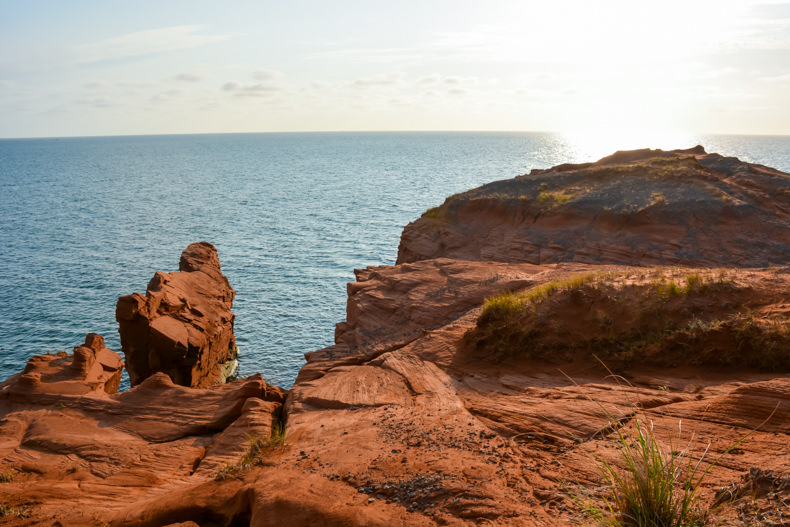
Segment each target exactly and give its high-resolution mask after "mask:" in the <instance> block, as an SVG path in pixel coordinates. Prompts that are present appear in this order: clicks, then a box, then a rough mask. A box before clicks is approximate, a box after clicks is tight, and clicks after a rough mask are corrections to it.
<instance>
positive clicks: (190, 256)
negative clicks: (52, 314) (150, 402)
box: [115, 242, 238, 388]
mask: <svg viewBox="0 0 790 527" xmlns="http://www.w3.org/2000/svg"><path fill="white" fill-rule="evenodd" d="M235 294H236V292H235V291H234V290H233V289H232V288H231V286H230V283H229V282H228V279H227V278H226V277H225V275H223V274H222V269H221V267H220V262H219V256H218V255H217V249H216V248H215V247H214V246H213V245H211V244H210V243H208V242H200V243H193V244H191V245H190V246H189V247H187V248H186V250H185V251H184V252H183V254H182V255H181V261H180V264H179V271H178V272H175V273H163V272H159V271H158V272H157V273H156V274H155V275H154V277H153V278H152V279H151V282H150V283H149V284H148V288H147V289H146V293H145V295H141V294H140V293H133V294H131V295H127V296H122V297H121V298H119V299H118V304H117V306H116V309H115V318H116V320H117V321H118V324H119V330H118V331H119V333H120V335H121V348H122V349H123V353H124V355H125V356H126V369H127V371H128V372H129V378H130V380H131V384H132V386H136V385H137V384H139V383H141V382H142V381H143V380H145V379H146V378H148V377H150V376H151V375H153V374H154V373H157V372H162V373H165V374H167V375H168V376H169V377H170V378H171V379H172V380H173V382H175V383H176V384H180V385H183V386H191V387H193V388H206V387H209V386H212V385H215V384H220V383H222V382H224V381H225V379H226V378H227V377H228V376H229V375H231V374H232V373H233V372H234V371H235V368H236V364H237V362H236V357H237V354H238V350H237V348H236V339H235V337H234V333H233V323H234V319H235V315H234V314H233V313H232V312H231V308H232V306H233V298H234V296H235Z"/></svg>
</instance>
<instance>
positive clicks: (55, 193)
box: [0, 132, 790, 387]
mask: <svg viewBox="0 0 790 527" xmlns="http://www.w3.org/2000/svg"><path fill="white" fill-rule="evenodd" d="M614 141H615V140H614V139H611V140H607V138H605V137H596V136H595V135H594V134H593V135H592V136H586V137H578V136H576V137H575V136H566V135H561V134H549V133H439V132H436V133H383V132H382V133H289V134H239V135H235V134H228V135H185V136H134V137H97V138H60V139H58V138H53V139H7V140H0V291H1V292H2V301H0V379H4V378H6V377H8V376H10V375H12V374H13V373H16V372H18V371H20V370H21V369H22V368H23V367H24V364H25V362H26V360H27V359H28V358H29V357H30V356H31V355H33V354H38V353H43V352H45V351H46V350H51V351H53V352H54V351H55V350H58V349H64V350H68V351H70V350H71V348H72V347H73V346H76V345H78V344H80V343H82V341H83V339H84V336H85V334H86V333H88V332H96V333H100V334H102V335H103V336H104V337H105V339H106V341H107V344H108V347H110V348H111V349H114V350H117V351H119V352H120V351H121V350H120V341H119V337H118V332H117V330H118V327H117V323H116V322H115V316H114V314H115V303H116V300H117V299H118V297H119V296H121V295H125V294H129V293H132V292H134V291H139V292H145V288H146V285H147V283H148V281H149V280H150V279H151V277H152V276H153V274H154V272H155V271H156V270H162V271H175V270H177V269H178V260H179V256H180V254H181V251H183V249H184V248H185V247H186V246H187V245H188V244H190V243H192V242H195V241H201V240H207V241H210V242H211V243H213V244H214V245H216V246H217V248H218V250H219V255H220V260H221V262H222V268H223V271H224V273H225V274H226V275H227V276H228V279H229V280H230V283H231V285H232V286H233V287H234V288H235V289H236V291H237V296H236V301H235V303H234V312H235V313H236V338H237V342H238V345H239V349H240V374H241V375H248V374H252V373H255V372H261V373H262V374H263V376H264V377H265V378H267V379H269V380H271V381H272V382H274V383H276V384H279V385H281V386H285V387H289V386H290V385H291V384H292V383H293V380H294V378H295V376H296V373H297V372H298V370H299V368H300V367H301V366H302V364H303V363H304V358H303V354H304V353H305V352H309V351H313V350H316V349H320V348H322V347H324V346H328V345H330V344H332V340H333V333H334V325H335V323H337V322H339V321H341V320H343V319H344V318H345V303H346V292H345V284H346V283H347V282H349V281H352V280H353V279H354V276H353V269H354V268H361V267H366V266H370V265H381V264H392V263H394V261H395V257H396V255H397V247H398V241H399V238H400V233H401V231H402V229H403V227H404V226H405V225H406V224H407V223H408V222H410V221H413V220H414V219H416V218H417V217H419V215H420V214H421V213H422V212H423V211H425V210H426V209H427V208H429V207H433V206H436V205H438V204H440V203H442V201H443V200H444V198H445V197H446V196H448V195H450V194H453V193H456V192H461V191H463V190H466V189H469V188H472V187H476V186H479V185H481V184H483V183H487V182H490V181H494V180H497V179H505V178H510V177H513V176H516V175H519V174H523V173H527V172H529V170H530V169H532V168H546V167H549V166H553V165H556V164H559V163H567V162H584V161H591V160H595V159H598V158H600V157H603V156H604V155H608V154H611V153H613V152H614V151H615V150H616V149H623V148H636V147H648V146H649V147H652V148H688V147H691V146H694V145H695V144H703V145H704V146H705V147H706V148H707V150H708V151H709V152H719V153H721V154H725V155H735V156H738V157H740V158H741V159H744V160H747V161H752V162H757V163H762V164H766V165H769V166H773V167H776V168H779V169H781V170H784V171H790V137H756V136H666V137H661V138H657V139H652V140H651V142H647V143H644V142H643V143H639V142H638V141H639V139H638V138H626V139H623V138H619V139H618V140H617V142H614ZM125 383H126V381H125ZM126 385H128V384H126Z"/></svg>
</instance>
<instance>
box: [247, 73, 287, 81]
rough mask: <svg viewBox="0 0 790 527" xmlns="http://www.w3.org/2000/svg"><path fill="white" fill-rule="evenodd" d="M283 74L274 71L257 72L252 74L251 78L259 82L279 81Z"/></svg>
mask: <svg viewBox="0 0 790 527" xmlns="http://www.w3.org/2000/svg"><path fill="white" fill-rule="evenodd" d="M282 77H283V74H282V73H280V72H279V71H274V70H257V71H254V72H252V78H253V79H255V80H259V81H276V80H280V79H281V78H282Z"/></svg>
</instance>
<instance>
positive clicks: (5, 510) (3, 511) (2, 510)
mask: <svg viewBox="0 0 790 527" xmlns="http://www.w3.org/2000/svg"><path fill="white" fill-rule="evenodd" d="M2 517H14V518H20V519H24V518H29V517H30V507H28V506H27V505H20V506H18V507H10V506H7V505H0V518H2Z"/></svg>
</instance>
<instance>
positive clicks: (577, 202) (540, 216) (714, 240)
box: [398, 147, 790, 267]
mask: <svg viewBox="0 0 790 527" xmlns="http://www.w3.org/2000/svg"><path fill="white" fill-rule="evenodd" d="M438 257H447V258H459V259H464V260H483V261H491V260H494V261H504V262H528V263H533V264H550V263H557V262H583V263H594V264H606V263H617V264H623V265H685V266H694V265H698V266H711V267H718V266H738V267H759V266H765V265H771V264H777V265H783V264H785V263H786V262H787V261H788V258H790V175H788V174H785V173H783V172H779V171H778V170H775V169H772V168H768V167H764V166H760V165H754V164H749V163H744V162H742V161H739V160H738V159H736V158H732V157H729V158H728V157H722V156H720V155H718V154H706V153H705V151H704V150H703V149H702V147H696V148H693V149H690V150H674V151H669V152H665V151H662V150H648V149H644V150H636V151H630V152H617V153H616V154H614V155H611V156H609V157H605V158H603V159H601V160H600V161H597V162H595V163H584V164H579V165H559V166H557V167H554V168H551V169H548V170H533V171H532V173H530V174H529V175H523V176H518V177H516V178H514V179H508V180H503V181H496V182H493V183H489V184H487V185H483V186H482V187H479V188H476V189H473V190H469V191H467V192H463V193H461V194H456V195H454V196H451V197H449V198H447V200H446V201H445V202H444V203H443V204H442V205H440V206H438V207H436V208H433V209H431V210H429V211H427V212H426V213H425V214H423V216H422V217H421V218H420V219H418V220H417V221H415V222H413V223H410V224H409V225H408V226H407V227H406V228H405V229H404V231H403V235H402V237H401V242H400V247H399V250H398V263H405V262H413V261H417V260H424V259H429V258H438Z"/></svg>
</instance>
